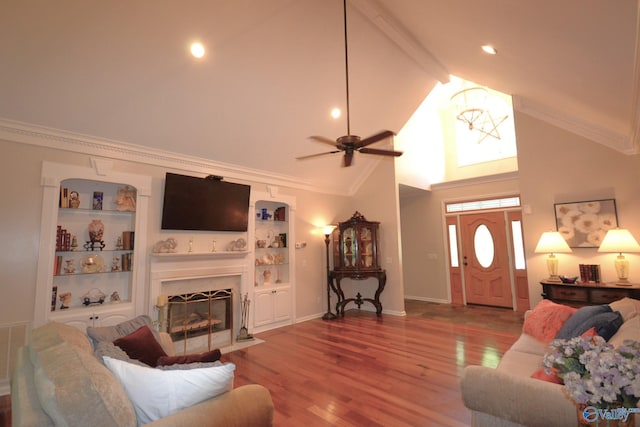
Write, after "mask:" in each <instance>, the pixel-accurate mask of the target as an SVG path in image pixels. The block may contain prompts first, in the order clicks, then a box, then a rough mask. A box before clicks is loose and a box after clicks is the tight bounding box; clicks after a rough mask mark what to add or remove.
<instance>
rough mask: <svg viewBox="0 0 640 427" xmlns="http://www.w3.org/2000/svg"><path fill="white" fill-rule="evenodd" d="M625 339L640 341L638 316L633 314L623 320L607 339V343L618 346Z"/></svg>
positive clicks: (639, 318)
mask: <svg viewBox="0 0 640 427" xmlns="http://www.w3.org/2000/svg"><path fill="white" fill-rule="evenodd" d="M626 340H632V341H639V342H640V316H635V317H633V318H631V319H629V320H627V321H626V322H624V323H623V324H622V325H621V326H620V328H618V331H617V332H616V333H615V335H614V336H612V337H611V339H610V340H609V344H611V345H612V346H614V347H616V348H618V347H620V346H621V345H622V344H623V343H624V342H625V341H626Z"/></svg>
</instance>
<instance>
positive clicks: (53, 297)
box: [51, 286, 58, 311]
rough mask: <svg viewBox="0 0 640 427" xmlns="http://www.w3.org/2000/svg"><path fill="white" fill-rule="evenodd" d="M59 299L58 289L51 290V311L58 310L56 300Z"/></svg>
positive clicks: (55, 287)
mask: <svg viewBox="0 0 640 427" xmlns="http://www.w3.org/2000/svg"><path fill="white" fill-rule="evenodd" d="M57 299H58V287H57V286H54V287H53V288H51V311H55V310H56V300H57Z"/></svg>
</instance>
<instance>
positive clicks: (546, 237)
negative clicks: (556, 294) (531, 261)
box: [534, 231, 571, 283]
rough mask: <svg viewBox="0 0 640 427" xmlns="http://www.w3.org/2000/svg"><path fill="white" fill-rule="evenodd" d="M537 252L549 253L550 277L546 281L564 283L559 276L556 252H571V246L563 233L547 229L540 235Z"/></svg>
mask: <svg viewBox="0 0 640 427" xmlns="http://www.w3.org/2000/svg"><path fill="white" fill-rule="evenodd" d="M534 252H535V253H537V254H540V253H548V254H549V257H548V258H547V270H548V271H549V278H548V279H546V280H545V282H554V283H562V280H561V279H560V276H558V258H556V256H555V254H559V253H569V252H571V248H570V247H569V245H568V244H567V241H566V240H564V237H562V234H560V233H559V232H557V231H545V232H544V233H542V236H540V240H539V241H538V244H537V245H536V249H535V250H534Z"/></svg>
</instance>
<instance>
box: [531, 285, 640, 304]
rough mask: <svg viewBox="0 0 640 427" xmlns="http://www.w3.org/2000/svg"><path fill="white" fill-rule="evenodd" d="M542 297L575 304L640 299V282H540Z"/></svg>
mask: <svg viewBox="0 0 640 427" xmlns="http://www.w3.org/2000/svg"><path fill="white" fill-rule="evenodd" d="M540 284H541V285H542V297H543V298H545V299H549V300H551V301H553V302H557V303H562V304H568V305H573V306H583V305H595V304H609V303H610V302H613V301H616V300H619V299H621V298H624V297H629V298H635V299H640V284H633V285H631V286H616V285H615V284H607V283H587V284H584V283H555V282H545V281H542V282H540Z"/></svg>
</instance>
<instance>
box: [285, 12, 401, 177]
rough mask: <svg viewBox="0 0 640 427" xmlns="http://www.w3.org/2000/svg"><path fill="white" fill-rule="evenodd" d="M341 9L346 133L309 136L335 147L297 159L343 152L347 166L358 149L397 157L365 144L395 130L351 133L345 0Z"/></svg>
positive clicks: (393, 153)
mask: <svg viewBox="0 0 640 427" xmlns="http://www.w3.org/2000/svg"><path fill="white" fill-rule="evenodd" d="M343 10H344V58H345V61H344V63H345V76H346V95H347V96H346V98H347V134H346V135H344V136H341V137H339V138H338V139H336V140H333V139H330V138H326V137H324V136H316V135H314V136H310V137H309V139H310V140H311V141H315V142H320V143H323V144H328V145H331V146H333V147H334V148H336V149H335V150H332V151H327V152H324V153H317V154H310V155H308V156H302V157H297V159H298V160H306V159H311V158H314V157H321V156H326V155H330V154H336V153H340V152H344V156H343V159H342V166H344V167H347V166H351V165H352V164H353V153H355V152H356V151H359V152H360V153H363V154H375V155H378V156H392V157H398V156H401V155H402V151H394V150H382V149H377V148H368V147H367V146H369V145H371V144H374V143H376V142H378V141H382V140H384V139H386V138H392V137H393V136H395V132H393V131H390V130H383V131H380V132H378V133H376V134H374V135H371V136H368V137H366V138H364V139H361V138H360V137H359V136H357V135H351V122H350V116H349V112H350V111H349V50H348V43H347V0H343Z"/></svg>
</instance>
